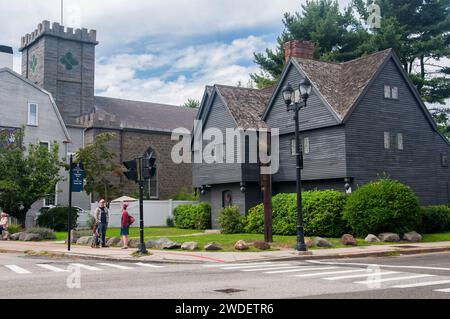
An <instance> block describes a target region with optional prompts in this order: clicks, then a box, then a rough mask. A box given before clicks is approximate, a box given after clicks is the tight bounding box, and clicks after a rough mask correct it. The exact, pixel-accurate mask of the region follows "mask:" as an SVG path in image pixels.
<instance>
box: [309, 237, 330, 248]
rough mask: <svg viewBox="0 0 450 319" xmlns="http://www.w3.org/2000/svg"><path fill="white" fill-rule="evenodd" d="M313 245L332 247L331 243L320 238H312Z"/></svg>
mask: <svg viewBox="0 0 450 319" xmlns="http://www.w3.org/2000/svg"><path fill="white" fill-rule="evenodd" d="M313 243H314V245H315V246H317V247H333V244H332V243H330V242H329V241H328V240H326V239H324V238H321V237H316V238H314V242H313Z"/></svg>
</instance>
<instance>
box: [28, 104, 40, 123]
mask: <svg viewBox="0 0 450 319" xmlns="http://www.w3.org/2000/svg"><path fill="white" fill-rule="evenodd" d="M28 125H32V126H38V125H39V106H38V104H37V103H28Z"/></svg>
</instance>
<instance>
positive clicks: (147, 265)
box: [135, 263, 164, 268]
mask: <svg viewBox="0 0 450 319" xmlns="http://www.w3.org/2000/svg"><path fill="white" fill-rule="evenodd" d="M135 265H136V266H141V267H149V268H164V266H157V265H152V264H146V263H135Z"/></svg>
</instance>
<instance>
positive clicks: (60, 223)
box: [37, 206, 78, 231]
mask: <svg viewBox="0 0 450 319" xmlns="http://www.w3.org/2000/svg"><path fill="white" fill-rule="evenodd" d="M68 213H69V207H65V206H58V207H55V208H51V209H42V210H41V213H40V215H39V217H38V219H37V224H38V225H39V227H45V228H50V229H53V230H55V231H67V216H68ZM77 219H78V213H77V210H76V209H75V208H72V220H71V222H72V229H74V228H76V227H77Z"/></svg>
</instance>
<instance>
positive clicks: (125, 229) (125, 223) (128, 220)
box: [120, 203, 135, 249]
mask: <svg viewBox="0 0 450 319" xmlns="http://www.w3.org/2000/svg"><path fill="white" fill-rule="evenodd" d="M127 209H128V204H126V203H125V204H123V209H122V227H121V228H120V235H121V236H122V242H123V247H122V249H128V242H129V240H128V236H129V235H130V226H131V224H133V223H134V221H135V219H134V217H133V216H131V215H130V214H128V210H127Z"/></svg>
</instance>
